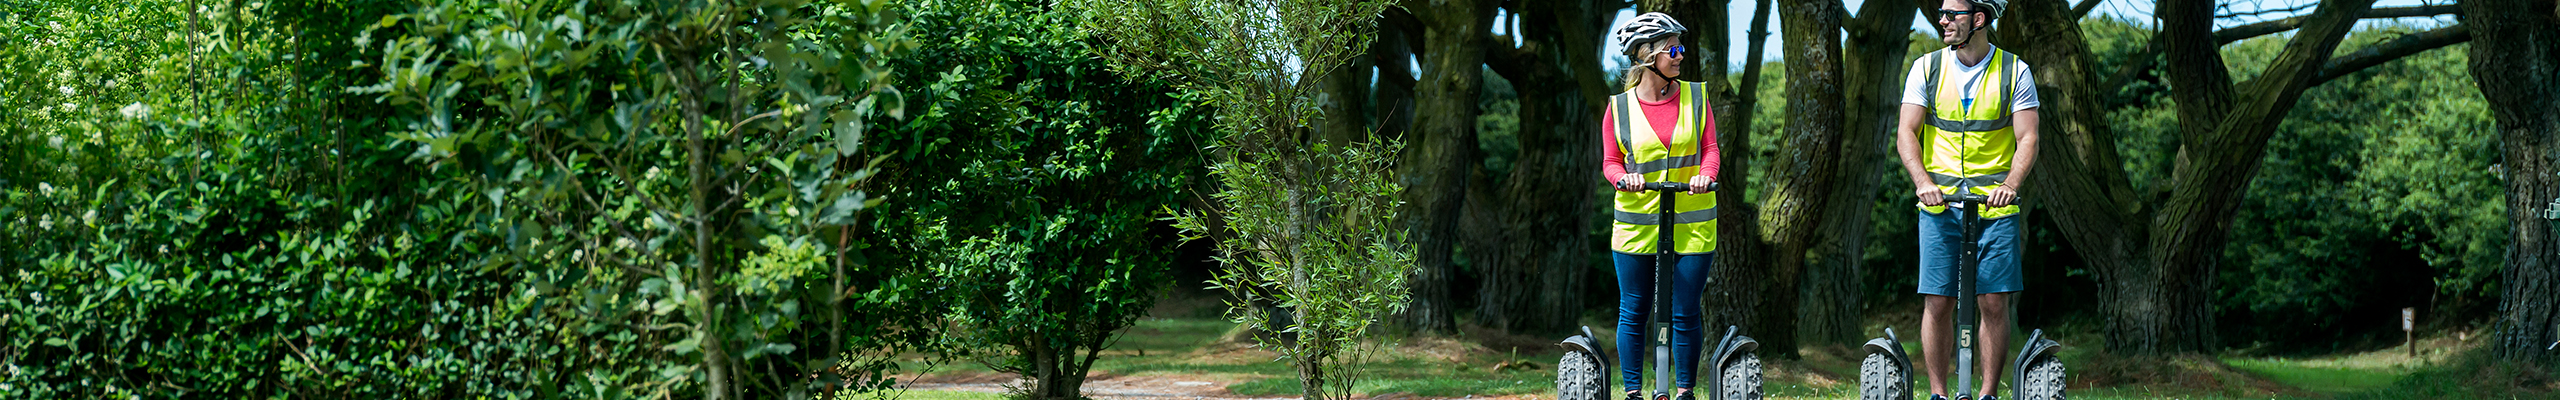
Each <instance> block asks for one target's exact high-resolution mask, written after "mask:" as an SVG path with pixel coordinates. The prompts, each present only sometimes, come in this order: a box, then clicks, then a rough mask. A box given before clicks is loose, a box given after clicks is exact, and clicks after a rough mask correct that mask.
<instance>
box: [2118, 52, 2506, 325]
mask: <svg viewBox="0 0 2560 400" xmlns="http://www.w3.org/2000/svg"><path fill="white" fill-rule="evenodd" d="M2416 30H2417V29H2413V28H2411V27H2405V26H2391V27H2383V28H2376V29H2366V30H2362V31H2358V32H2356V33H2354V34H2352V35H2350V36H2349V37H2348V39H2347V41H2346V42H2345V44H2343V45H2341V46H2340V48H2339V52H2340V53H2346V52H2352V51H2355V50H2357V49H2360V48H2362V47H2363V46H2368V45H2372V44H2374V43H2378V42H2381V41H2384V40H2388V39H2391V38H2393V37H2397V36H2398V35H2402V34H2406V33H2409V32H2415V31H2416ZM2083 31H2084V33H2086V34H2087V35H2088V37H2089V38H2090V43H2091V47H2092V53H2093V56H2095V58H2096V59H2097V60H2098V61H2099V62H2100V63H2099V64H2100V66H2101V68H2099V71H2101V72H2106V73H2113V72H2114V71H2115V69H2116V66H2118V65H2122V64H2123V63H2126V62H2131V61H2132V56H2133V55H2134V54H2137V53H2138V52H2139V51H2140V50H2141V46H2142V45H2143V44H2144V43H2145V41H2146V40H2147V38H2148V35H2149V34H2150V30H2149V29H2148V28H2144V27H2140V26H2136V25H2134V24H2132V23H2129V22H2126V21H2122V20H2117V19H2112V18H2095V19H2091V20H2088V21H2085V23H2084V24H2083ZM2282 40H2283V38H2259V39H2254V40H2248V41H2242V42H2239V43H2233V44H2232V45H2230V46H2226V47H2225V48H2224V49H2223V53H2224V57H2225V58H2226V59H2227V62H2228V64H2229V65H2230V67H2231V68H2232V69H2233V78H2234V79H2235V80H2245V79H2248V78H2250V77H2252V76H2254V75H2256V74H2257V73H2259V71H2260V70H2262V69H2264V67H2265V64H2266V63H2267V62H2269V61H2271V60H2272V59H2273V58H2274V57H2275V55H2276V53H2277V52H2279V51H2281V50H2282V49H2281V48H2279V46H2280V45H2281V44H2282ZM2467 59H2468V55H2467V53H2466V52H2464V51H2462V47H2461V45H2456V46H2453V47H2448V48H2445V49H2438V50H2433V51H2428V52H2425V53H2420V54H2417V55H2412V56H2409V57H2407V58H2402V59H2399V60H2394V61H2392V62H2389V63H2385V64H2382V65H2379V66H2376V67H2373V68H2371V69H2367V70H2365V71H2363V72H2359V73H2356V74H2353V75H2349V76H2346V77H2342V78H2339V79H2338V80H2335V81H2331V82H2329V83H2327V84H2324V85H2321V86H2319V87H2315V88H2312V89H2311V90H2310V91H2308V92H2305V93H2304V95H2303V97H2302V99H2301V105H2300V106H2299V107H2297V108H2295V109H2294V110H2293V111H2292V113H2291V114H2289V115H2288V116H2287V117H2286V121H2285V124H2284V125H2283V126H2282V127H2281V128H2280V129H2279V131H2278V133H2277V134H2276V136H2275V138H2274V139H2273V140H2272V141H2271V142H2270V143H2269V144H2268V150H2267V157H2266V160H2265V161H2264V164H2263V165H2262V166H2261V168H2263V169H2262V170H2261V171H2260V173H2259V174H2258V177H2257V179H2256V180H2255V181H2253V182H2252V183H2251V184H2250V186H2249V189H2248V190H2249V193H2248V194H2247V198H2246V200H2245V201H2244V202H2243V204H2242V205H2241V207H2242V209H2241V212H2240V213H2239V217H2238V218H2237V220H2235V221H2233V223H2232V226H2231V243H2230V244H2229V245H2228V246H2227V247H2225V248H2224V252H2223V253H2224V260H2225V261H2224V264H2223V268H2222V270H2221V277H2220V280H2221V281H2220V283H2219V288H2218V289H2217V296H2218V297H2219V299H2218V300H2217V302H2216V305H2215V310H2216V314H2217V317H2218V318H2221V319H2223V320H2225V321H2233V323H2225V324H2220V325H2221V326H2223V327H2225V330H2226V332H2225V333H2224V334H2225V335H2229V336H2230V337H2233V338H2236V339H2239V340H2240V341H2243V342H2247V341H2260V342H2267V343H2291V344H2300V343H2322V344H2324V346H2351V345H2352V344H2349V343H2347V342H2344V340H2349V339H2354V338H2356V337H2360V336H2364V335H2366V334H2369V333H2379V332H2385V331H2388V330H2396V329H2397V326H2396V325H2397V324H2392V323H2391V322H2393V320H2392V319H2390V318H2388V317H2389V316H2392V315H2396V314H2397V313H2396V311H2397V310H2398V309H2399V308H2400V307H2411V306H2415V307H2419V308H2422V309H2427V310H2429V311H2428V312H2429V313H2430V315H2429V316H2422V317H2424V318H2429V319H2436V318H2437V317H2434V316H2433V315H2437V314H2436V313H2441V315H2443V316H2445V317H2450V318H2445V319H2442V320H2454V321H2458V320H2460V319H2461V318H2462V315H2465V314H2466V313H2474V312H2479V311H2481V310H2482V307H2483V305H2485V304H2487V303H2488V301H2486V300H2487V299H2490V298H2493V297H2491V295H2493V294H2494V293H2495V292H2494V291H2491V288H2492V286H2493V285H2492V284H2491V283H2492V282H2494V280H2495V276H2496V275H2495V274H2496V271H2497V270H2498V268H2499V267H2500V265H2501V264H2502V260H2501V259H2500V257H2501V254H2500V252H2502V251H2503V250H2504V249H2505V247H2506V243H2505V241H2506V237H2505V235H2504V232H2506V229H2507V227H2506V224H2507V223H2506V220H2505V217H2504V216H2505V212H2506V211H2505V208H2506V207H2505V204H2504V203H2503V200H2504V198H2505V196H2504V194H2503V188H2502V186H2501V184H2500V183H2499V177H2498V176H2497V175H2496V170H2495V169H2494V168H2492V167H2491V166H2492V165H2494V164H2495V163H2496V162H2497V154H2498V150H2497V137H2496V135H2495V129H2492V125H2491V120H2490V119H2489V115H2488V111H2487V105H2486V104H2485V103H2484V102H2483V100H2482V99H2481V98H2480V95H2479V92H2478V90H2477V89H2476V88H2475V87H2474V86H2473V85H2474V84H2473V82H2472V79H2471V78H2470V74H2469V69H2468V68H2467V67H2466V65H2467ZM2158 68H2162V67H2161V66H2159V65H2157V64H2155V65H2154V70H2152V71H2148V72H2146V73H2145V74H2143V75H2136V76H2133V77H2131V78H2132V79H2131V80H2130V81H2128V82H2126V83H2125V84H2124V85H2120V86H2118V87H2116V88H2113V89H2112V90H2113V91H2114V92H2113V93H2112V96H2113V97H2114V98H2115V99H2116V100H2118V101H2125V102H2129V103H2130V104H2132V106H2128V107H2122V108H2116V109H2113V110H2111V111H2109V112H2108V120H2109V122H2110V123H2111V124H2113V125H2114V127H2115V132H2116V134H2117V135H2118V137H2119V140H2118V142H2117V143H2116V148H2117V150H2118V151H2120V152H2121V154H2122V155H2123V156H2124V162H2125V168H2126V171H2127V172H2128V174H2129V177H2130V178H2131V179H2132V181H2133V184H2134V185H2135V186H2136V192H2137V193H2142V196H2144V197H2145V198H2151V199H2165V197H2166V193H2167V191H2168V190H2169V188H2170V187H2172V186H2173V185H2176V184H2177V183H2176V182H2171V181H2170V179H2171V177H2170V171H2171V168H2172V167H2173V166H2175V163H2176V162H2177V160H2176V157H2177V152H2178V151H2179V150H2178V149H2179V146H2180V141H2179V140H2178V134H2179V133H2178V127H2177V126H2176V121H2177V119H2176V114H2175V113H2176V110H2175V106H2174V104H2173V103H2172V102H2171V100H2170V99H2169V97H2168V93H2167V92H2166V90H2167V89H2166V88H2165V86H2164V84H2163V82H2160V81H2158V80H2156V77H2158V76H2159V74H2160V73H2161V71H2160V70H2159V69H2158ZM2240 321H2246V322H2245V323H2243V322H2240ZM2391 336H2392V339H2394V340H2396V338H2397V335H2391ZM2277 347H2279V348H2280V349H2281V350H2332V349H2331V348H2329V347H2319V348H2308V347H2303V346H2299V345H2279V346H2277ZM2297 347H2301V348H2297Z"/></svg>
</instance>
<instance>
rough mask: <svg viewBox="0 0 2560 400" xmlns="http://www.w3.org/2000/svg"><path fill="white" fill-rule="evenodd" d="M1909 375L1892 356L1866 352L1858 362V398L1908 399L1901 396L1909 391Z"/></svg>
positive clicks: (1873, 399)
mask: <svg viewBox="0 0 2560 400" xmlns="http://www.w3.org/2000/svg"><path fill="white" fill-rule="evenodd" d="M1909 376H1910V375H1909V372H1908V371H1903V370H1902V363H1898V362H1894V361H1893V356H1890V355H1886V354H1884V353H1867V360H1866V361H1862V362H1859V363H1858V400H1909V399H1905V398H1903V396H1905V395H1908V394H1910V393H1911V388H1910V386H1911V380H1910V378H1909Z"/></svg>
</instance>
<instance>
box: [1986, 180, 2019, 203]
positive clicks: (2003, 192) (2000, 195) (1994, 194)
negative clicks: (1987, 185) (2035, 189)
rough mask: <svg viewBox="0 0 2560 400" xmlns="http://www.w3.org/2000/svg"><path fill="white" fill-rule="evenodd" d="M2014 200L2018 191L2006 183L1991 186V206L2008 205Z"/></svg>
mask: <svg viewBox="0 0 2560 400" xmlns="http://www.w3.org/2000/svg"><path fill="white" fill-rule="evenodd" d="M2014 201H2018V191H2017V190H2014V189H2010V188H2009V185H2008V184H2005V183H2004V184H2001V185H2000V186H1992V187H1991V206H1992V207H2008V206H2009V203H2010V202H2014Z"/></svg>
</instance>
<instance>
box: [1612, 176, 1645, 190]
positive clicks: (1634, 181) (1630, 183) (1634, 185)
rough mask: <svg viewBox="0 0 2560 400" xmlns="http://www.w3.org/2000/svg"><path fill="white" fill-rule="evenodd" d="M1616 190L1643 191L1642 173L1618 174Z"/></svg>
mask: <svg viewBox="0 0 2560 400" xmlns="http://www.w3.org/2000/svg"><path fill="white" fill-rule="evenodd" d="M1618 191H1621V192H1641V191H1644V175H1643V174H1625V175H1618Z"/></svg>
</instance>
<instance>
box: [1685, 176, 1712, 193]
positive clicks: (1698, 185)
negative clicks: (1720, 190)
mask: <svg viewBox="0 0 2560 400" xmlns="http://www.w3.org/2000/svg"><path fill="white" fill-rule="evenodd" d="M1714 182H1715V180H1714V179H1707V176H1706V175H1698V176H1692V177H1689V194H1707V185H1708V184H1710V183H1714Z"/></svg>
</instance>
